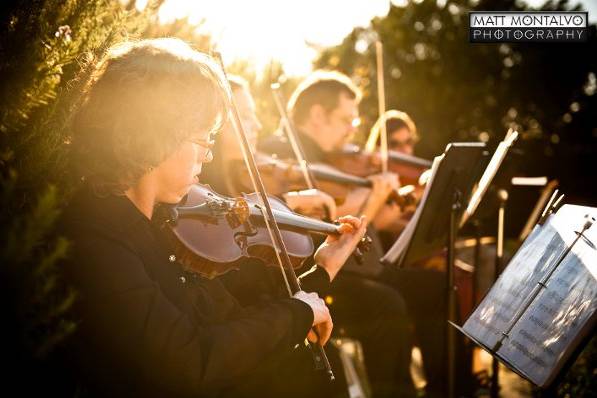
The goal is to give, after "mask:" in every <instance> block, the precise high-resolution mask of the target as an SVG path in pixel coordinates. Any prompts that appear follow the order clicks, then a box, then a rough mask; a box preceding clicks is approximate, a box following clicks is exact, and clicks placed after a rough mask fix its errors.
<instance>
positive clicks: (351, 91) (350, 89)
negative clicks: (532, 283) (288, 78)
mask: <svg viewBox="0 0 597 398" xmlns="http://www.w3.org/2000/svg"><path fill="white" fill-rule="evenodd" d="M358 103H359V91H358V89H357V88H356V87H355V86H354V84H353V83H352V82H351V81H350V79H349V78H348V77H347V76H345V75H343V74H340V73H338V72H328V71H316V72H314V73H313V74H311V75H310V76H308V77H307V78H306V79H305V80H304V81H303V82H302V83H301V84H300V85H299V86H298V87H297V89H296V90H295V91H294V93H293V94H292V96H291V98H290V100H289V104H288V110H289V114H290V117H291V118H292V119H293V122H294V124H295V125H296V126H297V129H298V130H299V136H300V140H301V142H302V144H303V147H304V148H305V151H306V153H307V158H308V159H309V160H310V161H318V162H326V161H327V160H326V155H327V153H329V152H331V151H334V150H336V149H339V148H341V147H342V146H344V145H345V144H346V143H348V141H349V140H350V138H351V136H352V135H353V133H354V131H355V123H354V121H355V120H356V118H357V117H358ZM260 148H261V149H262V150H263V151H264V152H266V153H276V154H278V156H279V157H280V158H284V157H291V156H292V155H291V148H290V146H289V145H288V142H287V141H286V140H285V138H284V137H283V135H282V134H279V132H277V133H276V134H275V135H272V136H270V137H268V138H266V139H265V140H263V141H262V142H261V145H260ZM390 175H391V176H392V177H393V178H394V179H396V176H395V175H393V174H391V173H390ZM360 190H364V191H365V192H358V191H357V192H355V193H354V199H355V201H354V203H353V204H352V209H350V211H351V212H353V213H352V214H358V213H354V209H355V208H361V207H362V208H365V209H366V204H365V205H363V201H364V200H365V201H366V200H367V194H368V192H366V191H368V189H366V188H361V189H360ZM355 191H356V190H355ZM386 197H387V196H386ZM365 203H368V202H365ZM382 203H385V197H384V198H383V200H382ZM387 207H388V206H387V205H382V206H377V207H376V208H375V213H373V214H371V213H370V214H368V217H369V219H372V220H373V221H374V223H372V224H373V225H374V226H375V227H377V228H383V227H384V226H388V225H391V222H392V221H393V220H392V218H391V217H388V216H386V215H385V214H388V213H387V212H389V213H390V214H394V215H393V217H396V211H397V209H396V208H393V209H392V208H391V209H387ZM343 210H344V208H343V207H341V206H339V207H338V214H339V215H342V214H344V213H343ZM384 212H386V213H385V214H384ZM380 214H384V217H381V218H382V219H381V220H380V219H379V218H380V217H379V215H380ZM371 217H373V218H371ZM373 225H370V227H369V228H368V235H369V236H371V237H372V238H374V244H373V246H372V250H371V251H370V252H369V253H368V256H366V258H367V262H366V264H365V265H364V266H362V267H359V266H356V265H354V264H353V263H351V262H350V261H349V262H348V263H347V265H346V266H345V267H344V268H343V270H342V271H341V272H340V274H339V275H338V277H337V278H336V280H335V282H334V284H333V286H332V296H334V297H335V301H334V303H333V304H332V305H331V307H330V309H331V311H332V314H333V316H334V319H335V321H336V323H337V324H343V323H350V322H351V321H353V320H354V318H355V317H354V316H353V315H352V313H351V310H352V308H351V307H350V306H343V304H344V303H348V302H350V297H351V295H352V294H354V293H353V292H354V291H355V290H354V289H353V290H351V289H350V287H348V286H344V281H345V280H346V279H353V280H354V279H357V278H359V279H360V281H361V282H360V283H362V284H365V283H369V282H370V281H371V280H374V281H380V282H382V283H383V284H385V285H387V286H391V287H392V288H393V289H394V291H395V292H397V293H398V292H399V294H400V295H401V296H402V297H404V299H405V301H406V307H407V310H408V315H409V318H412V321H413V322H414V326H415V330H416V339H417V340H418V343H419V345H420V347H421V351H422V354H423V364H424V370H425V373H426V379H427V386H426V392H427V394H428V396H430V397H442V396H445V375H446V373H445V362H444V359H443V358H444V350H445V343H444V336H445V328H446V325H447V323H446V308H445V290H444V289H445V279H444V276H443V275H442V273H440V272H435V271H428V270H419V269H401V270H397V269H395V268H391V267H382V266H381V264H379V258H380V257H381V256H382V255H383V249H382V246H381V242H380V239H379V236H378V235H377V233H376V230H375V229H374V228H373ZM376 238H377V239H376ZM360 275H363V276H364V277H363V276H360ZM352 283H353V284H357V283H358V282H352ZM358 301H359V305H361V306H362V307H363V308H374V307H375V306H376V303H375V302H374V301H367V299H366V298H364V297H359V300H358ZM353 323H354V322H353ZM353 328H354V329H357V330H359V329H360V328H363V326H362V325H359V324H354V325H353ZM363 344H364V350H365V355H367V352H368V351H369V352H376V353H377V352H380V351H382V350H383V349H384V347H385V346H386V345H387V344H388V343H387V340H382V339H374V340H371V341H368V340H367V338H366V336H363ZM369 358H370V359H369V360H367V358H366V365H367V367H368V368H369V369H375V371H371V372H370V376H372V377H373V378H375V377H380V378H382V381H380V383H381V382H383V378H384V377H385V380H386V381H387V383H391V382H392V381H391V380H392V379H391V378H392V375H391V374H388V373H387V367H386V366H385V365H383V366H382V363H381V362H380V361H379V358H383V355H381V356H378V355H375V356H374V355H370V356H369ZM394 380H395V379H394ZM373 381H374V382H375V380H373Z"/></svg>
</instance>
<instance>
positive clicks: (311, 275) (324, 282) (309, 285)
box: [299, 264, 331, 296]
mask: <svg viewBox="0 0 597 398" xmlns="http://www.w3.org/2000/svg"><path fill="white" fill-rule="evenodd" d="M299 279H300V281H301V287H302V288H303V290H304V291H306V292H316V293H317V294H319V295H320V296H323V295H325V294H327V292H328V291H329V289H330V286H331V281H330V275H329V274H328V272H327V271H326V270H325V269H324V268H323V267H320V266H319V265H317V264H315V265H314V266H313V267H311V269H310V270H308V271H307V272H305V273H303V274H301V275H300V276H299Z"/></svg>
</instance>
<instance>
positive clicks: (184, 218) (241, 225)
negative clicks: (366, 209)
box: [162, 184, 370, 278]
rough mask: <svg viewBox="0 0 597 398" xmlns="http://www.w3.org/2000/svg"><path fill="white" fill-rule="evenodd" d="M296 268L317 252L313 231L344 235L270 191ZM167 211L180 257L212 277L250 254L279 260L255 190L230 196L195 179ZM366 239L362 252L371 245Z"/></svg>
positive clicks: (266, 260) (271, 261) (190, 267)
mask: <svg viewBox="0 0 597 398" xmlns="http://www.w3.org/2000/svg"><path fill="white" fill-rule="evenodd" d="M268 199H269V200H268V201H269V204H270V206H271V208H272V211H273V214H274V218H275V220H276V223H277V224H278V226H279V228H280V231H281V233H282V238H283V240H284V243H285V246H286V249H287V252H288V256H289V258H290V261H291V263H292V266H293V268H295V269H296V268H300V267H301V265H302V264H303V262H304V260H305V259H306V258H308V257H310V256H311V255H312V254H313V252H314V249H315V248H314V245H313V241H312V239H311V236H310V235H309V234H310V233H317V234H325V235H339V234H340V232H339V226H338V225H336V224H331V223H327V222H323V221H320V220H317V219H313V218H309V217H305V216H301V215H299V214H296V213H294V212H292V211H291V210H290V209H289V208H288V207H287V206H286V204H284V202H282V201H281V200H279V199H277V198H274V197H268ZM166 213H167V214H166V215H165V216H162V217H165V220H164V221H165V225H166V226H167V227H168V228H166V232H167V235H169V236H170V238H171V240H172V242H173V245H174V248H175V254H176V257H177V258H178V260H179V262H180V263H181V264H182V265H183V266H184V267H185V268H186V269H188V270H189V271H191V272H195V273H199V274H201V275H203V276H206V277H209V278H213V277H215V276H218V275H221V274H223V273H225V272H228V271H229V270H231V269H238V268H239V266H240V265H241V263H242V262H243V261H245V260H246V259H247V258H257V259H259V260H261V261H263V262H264V263H265V264H267V265H277V264H276V252H275V249H274V247H273V245H272V241H271V237H270V236H269V234H268V231H267V229H266V227H265V224H264V217H263V212H262V210H261V208H260V205H259V201H258V197H257V194H256V193H252V194H243V196H242V197H238V198H229V197H226V196H223V195H220V194H217V193H215V192H213V191H212V190H211V189H210V188H208V187H207V186H204V185H199V184H197V185H194V186H193V187H191V190H190V191H189V193H188V195H187V196H186V197H185V198H184V199H183V201H181V202H180V203H179V204H178V205H176V206H172V207H169V208H168V209H167V212H166ZM369 242H370V238H368V237H366V238H364V240H362V241H361V244H360V245H359V247H358V249H359V251H358V252H357V251H355V253H356V255H357V256H360V255H361V251H364V250H367V245H368V244H369Z"/></svg>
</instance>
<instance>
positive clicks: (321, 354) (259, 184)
mask: <svg viewBox="0 0 597 398" xmlns="http://www.w3.org/2000/svg"><path fill="white" fill-rule="evenodd" d="M212 55H213V56H214V57H215V58H216V60H217V61H218V63H219V64H220V68H221V69H222V74H223V76H224V78H225V81H224V84H225V87H224V88H225V89H226V96H225V98H226V101H227V108H228V113H229V115H230V117H231V122H232V126H233V130H234V132H235V133H236V137H237V139H238V141H239V142H240V144H241V145H240V147H241V150H242V153H243V158H244V160H245V163H246V165H247V169H248V171H249V177H250V178H251V183H252V184H253V187H254V188H255V191H256V192H257V193H258V197H259V199H260V201H261V204H260V209H261V212H262V213H263V220H264V222H265V226H266V229H267V231H268V233H269V235H270V238H271V240H272V246H273V248H274V251H275V253H276V259H277V261H278V265H279V266H280V270H281V272H282V276H283V277H284V281H285V283H286V289H287V290H288V294H289V295H290V297H292V296H293V295H294V294H295V293H297V292H299V291H301V290H302V289H301V285H300V281H299V279H298V277H297V276H296V273H295V272H294V268H293V267H292V262H291V261H290V257H289V256H288V251H287V249H286V245H285V244H284V240H283V239H282V234H281V232H280V228H279V227H278V224H277V223H276V219H275V218H274V213H273V211H272V208H271V205H270V203H269V201H268V198H267V192H266V190H265V185H264V184H263V180H262V179H261V175H260V174H259V169H258V167H257V163H256V162H255V157H254V156H253V153H252V152H251V146H250V145H249V140H248V139H247V135H246V133H245V130H244V128H243V125H242V123H241V120H240V115H239V112H238V108H237V107H236V103H235V101H234V97H233V95H232V88H231V87H230V83H229V82H228V76H227V74H226V69H225V68H224V62H223V61H222V55H221V54H220V53H219V52H217V51H214V52H213V53H212ZM316 334H317V333H316ZM305 345H308V346H309V347H310V348H311V350H310V351H311V353H312V354H313V360H314V362H315V368H316V369H317V370H324V371H325V372H326V374H327V375H328V377H329V379H330V380H334V379H335V377H334V372H333V371H332V368H331V366H330V362H329V360H328V358H327V355H326V354H325V351H324V349H323V346H322V345H321V344H319V342H318V343H310V342H308V340H307V339H305Z"/></svg>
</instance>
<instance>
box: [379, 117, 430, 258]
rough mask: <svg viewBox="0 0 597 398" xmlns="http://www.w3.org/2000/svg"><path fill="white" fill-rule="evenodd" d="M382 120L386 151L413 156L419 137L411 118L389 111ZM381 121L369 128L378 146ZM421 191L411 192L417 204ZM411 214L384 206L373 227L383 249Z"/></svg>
mask: <svg viewBox="0 0 597 398" xmlns="http://www.w3.org/2000/svg"><path fill="white" fill-rule="evenodd" d="M383 119H385V121H386V135H387V137H388V139H387V141H388V150H390V151H396V152H400V153H404V154H406V155H413V154H414V152H415V145H416V144H417V142H419V135H418V133H417V127H416V125H415V122H414V121H413V120H412V118H411V117H410V116H409V115H408V114H407V113H405V112H401V111H397V110H395V109H391V110H388V111H386V112H385V114H384V118H383ZM383 119H382V118H381V117H380V118H379V119H377V121H376V122H375V123H374V124H373V127H372V128H371V134H372V135H374V136H376V137H377V144H378V145H379V144H380V141H381V127H382V126H381V121H382V120H383ZM423 190H424V189H423V187H422V186H417V187H416V189H415V191H414V192H413V195H414V196H415V197H416V199H417V200H416V201H417V202H418V201H419V200H420V198H421V196H422V195H423ZM413 212H414V209H412V211H410V212H405V213H404V214H397V212H396V209H395V208H394V209H393V208H391V207H390V206H386V207H384V208H383V209H382V210H381V211H380V212H379V213H378V214H377V217H376V219H377V221H378V222H377V223H376V224H375V225H376V226H377V227H378V228H379V229H380V237H381V239H382V241H383V246H384V249H386V250H387V249H389V248H390V247H391V246H392V244H393V243H394V241H395V239H396V237H397V235H398V234H400V233H401V232H402V230H403V229H404V227H406V224H408V221H409V220H410V218H411V216H412V214H413Z"/></svg>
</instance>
